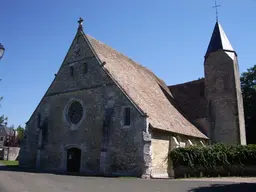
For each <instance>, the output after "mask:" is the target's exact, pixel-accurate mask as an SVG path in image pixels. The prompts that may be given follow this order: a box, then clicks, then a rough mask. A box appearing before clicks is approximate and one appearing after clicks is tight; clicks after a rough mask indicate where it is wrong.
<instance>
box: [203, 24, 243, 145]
mask: <svg viewBox="0 0 256 192" xmlns="http://www.w3.org/2000/svg"><path fill="white" fill-rule="evenodd" d="M204 73H205V94H206V95H205V96H206V99H207V103H208V115H207V117H208V121H209V125H210V130H209V137H210V140H211V143H212V144H213V143H225V144H230V145H238V144H243V145H245V144H246V137H245V123H244V109H243V98H242V93H241V84H240V74H239V66H238V61H237V54H236V52H235V51H234V49H233V47H232V46H231V44H230V42H229V40H228V38H227V36H226V34H225V32H224V30H223V28H222V27H221V25H220V23H219V22H218V21H217V22H216V24H215V27H214V30H213V34H212V37H211V40H210V43H209V46H208V49H207V51H206V55H205V61H204Z"/></svg>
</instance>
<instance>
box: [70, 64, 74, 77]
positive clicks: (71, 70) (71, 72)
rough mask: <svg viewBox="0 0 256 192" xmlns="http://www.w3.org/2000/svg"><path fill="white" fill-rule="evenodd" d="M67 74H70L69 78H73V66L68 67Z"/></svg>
mask: <svg viewBox="0 0 256 192" xmlns="http://www.w3.org/2000/svg"><path fill="white" fill-rule="evenodd" d="M69 72H70V76H74V67H73V66H70V67H69Z"/></svg>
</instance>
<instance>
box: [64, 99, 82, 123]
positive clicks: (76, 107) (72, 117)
mask: <svg viewBox="0 0 256 192" xmlns="http://www.w3.org/2000/svg"><path fill="white" fill-rule="evenodd" d="M67 117H68V120H69V121H70V123H72V124H78V123H79V122H80V120H81V119H82V117H83V106H82V105H81V103H79V102H78V101H74V102H72V103H71V105H70V106H69V107H68V111H67Z"/></svg>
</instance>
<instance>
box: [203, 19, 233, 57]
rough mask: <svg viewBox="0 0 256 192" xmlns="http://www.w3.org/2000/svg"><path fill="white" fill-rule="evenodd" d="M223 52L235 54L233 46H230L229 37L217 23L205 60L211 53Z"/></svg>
mask: <svg viewBox="0 0 256 192" xmlns="http://www.w3.org/2000/svg"><path fill="white" fill-rule="evenodd" d="M219 50H223V51H227V52H233V53H235V51H234V49H233V47H232V45H231V44H230V42H229V40H228V38H227V35H226V34H225V32H224V30H223V28H222V26H221V25H220V23H219V22H218V21H217V22H216V24H215V27H214V30H213V33H212V37H211V41H210V43H209V45H208V49H207V51H206V54H205V58H206V57H208V55H209V54H210V53H213V52H216V51H219Z"/></svg>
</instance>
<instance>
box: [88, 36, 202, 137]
mask: <svg viewBox="0 0 256 192" xmlns="http://www.w3.org/2000/svg"><path fill="white" fill-rule="evenodd" d="M85 37H86V38H87V40H89V43H90V44H91V46H92V48H93V49H94V51H95V53H96V54H97V56H98V58H99V59H100V60H101V62H106V64H105V65H104V67H105V68H106V69H107V70H108V72H109V73H110V75H111V76H112V77H113V78H114V79H115V80H116V81H117V83H118V84H119V85H120V86H121V87H122V89H124V91H125V92H126V94H127V95H128V96H129V97H130V98H131V100H132V101H133V102H134V103H135V104H136V105H137V106H138V107H139V108H140V109H141V110H142V111H143V112H144V113H146V114H147V115H148V118H149V123H150V124H151V125H152V126H153V128H156V129H161V130H165V131H170V132H174V133H179V134H183V135H188V136H193V137H199V138H204V139H207V137H206V136H205V135H204V134H203V133H201V132H200V131H199V130H198V129H197V128H196V127H195V126H194V125H192V124H191V123H190V122H189V121H188V120H187V119H186V118H185V117H184V116H183V115H182V114H181V113H179V111H178V110H177V109H176V108H175V107H174V106H173V105H172V104H171V102H170V101H169V100H168V98H167V97H166V95H165V94H167V95H169V96H170V97H172V95H171V93H170V91H169V89H168V87H167V86H166V84H165V83H164V82H163V81H162V80H161V79H159V78H157V77H156V75H154V74H153V73H152V72H151V71H150V70H148V69H147V68H145V67H143V66H141V65H139V64H138V63H136V62H134V61H133V60H131V59H130V58H128V57H126V56H125V55H123V54H121V53H119V52H117V51H116V50H114V49H112V48H111V47H109V46H107V45H105V44H103V43H101V42H99V41H98V40H96V39H94V38H93V37H91V36H89V35H85ZM164 92H165V93H164Z"/></svg>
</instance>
